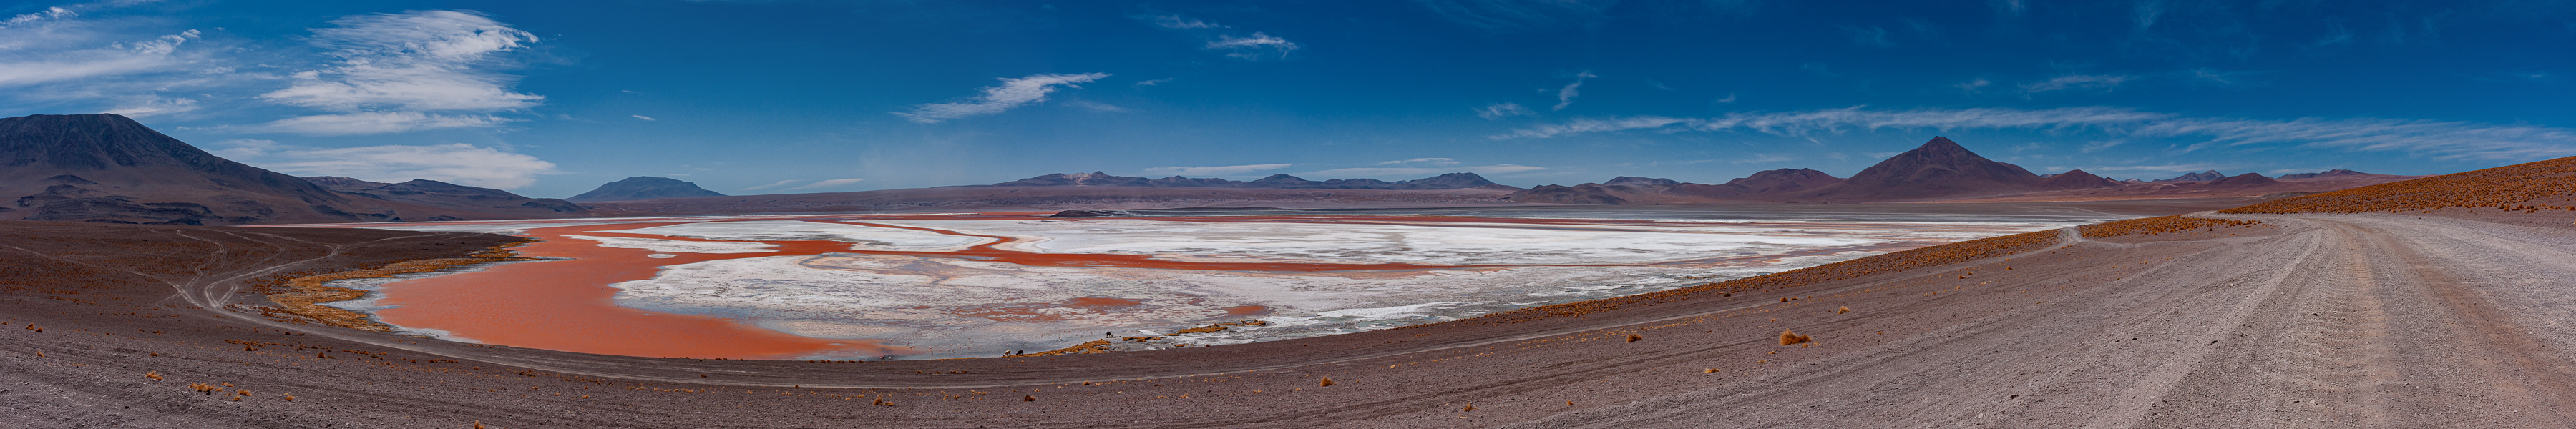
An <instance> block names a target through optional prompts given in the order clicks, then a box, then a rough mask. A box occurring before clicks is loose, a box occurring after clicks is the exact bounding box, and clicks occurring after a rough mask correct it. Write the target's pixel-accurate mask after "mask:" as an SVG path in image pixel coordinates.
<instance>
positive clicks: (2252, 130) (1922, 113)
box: [1488, 107, 2576, 160]
mask: <svg viewBox="0 0 2576 429" xmlns="http://www.w3.org/2000/svg"><path fill="white" fill-rule="evenodd" d="M1883 128H1897V129H1930V130H1945V131H1946V130H1956V129H2024V130H2045V131H2056V132H2096V133H2101V134H2107V135H2110V136H2114V137H2136V138H2178V139H2197V140H2200V141H2198V142H2195V143H2190V144H2188V145H2186V146H2184V147H2183V149H2182V151H2184V152H2190V151H2197V150H2205V149H2211V148H2228V147H2240V146H2254V145H2274V146H2284V145H2285V146H2297V147H2307V148H2319V149H2336V150H2351V151H2381V152H2405V153H2413V154H2418V155H2423V156H2427V157H2431V158H2433V159H2440V160H2534V159H2544V158H2551V157H2559V156H2566V155H2567V154H2569V153H2576V129H2567V128H2554V127H2545V126H2536V125H2495V124H2481V123H2472V122H2463V121H2428V120H2413V119H2381V118H2349V119H2323V118H2300V119H2293V120H2264V119H2239V118H2212V117H2186V116H2182V115H2175V114H2170V113H2156V112H2142V111H2137V110H2130V109H2122V108H2112V107H2068V108H2057V109H2043V110H2022V109H1997V108H1978V109H1921V110H1863V109H1862V108H1860V107H1852V108H1845V109H1826V110H1811V111H1803V112H1776V113H1742V112H1739V113H1732V114H1728V115H1725V116H1720V117H1713V118H1679V117H1664V116H1633V117H1620V118H1608V119H1578V120H1574V121H1567V122H1565V123H1561V124H1549V125H1540V126H1535V127H1527V128H1521V129H1516V130H1512V131H1511V132H1509V133H1505V134H1497V135H1492V136H1488V138H1492V139H1495V140H1506V139H1517V138H1550V137H1557V136H1564V135H1572V134H1586V133H1602V132H1618V131H1637V130H1644V131H1656V132H1685V131H1702V132H1713V131H1750V132H1759V133H1765V134H1773V135H1780V136H1801V137H1802V136H1808V135H1814V134H1825V133H1839V132H1845V131H1851V130H1877V129H1883Z"/></svg>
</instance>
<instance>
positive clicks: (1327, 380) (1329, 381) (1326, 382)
mask: <svg viewBox="0 0 2576 429" xmlns="http://www.w3.org/2000/svg"><path fill="white" fill-rule="evenodd" d="M1331 385H1333V378H1332V377H1324V382H1323V383H1322V384H1317V385H1316V386H1331Z"/></svg>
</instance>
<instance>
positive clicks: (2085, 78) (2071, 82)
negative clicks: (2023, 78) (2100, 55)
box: [2021, 74, 2138, 93]
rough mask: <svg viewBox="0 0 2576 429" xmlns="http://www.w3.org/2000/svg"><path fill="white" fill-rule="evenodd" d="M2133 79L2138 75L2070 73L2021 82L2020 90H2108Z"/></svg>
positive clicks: (2029, 91)
mask: <svg viewBox="0 0 2576 429" xmlns="http://www.w3.org/2000/svg"><path fill="white" fill-rule="evenodd" d="M2133 80H2138V77H2137V76H2131V75H2120V74H2070V75H2064V76H2057V77H2052V78H2048V80H2043V81H2038V82H2028V83H2023V84H2021V91H2022V92H2026V93H2040V92H2049V91H2064V90H2070V89H2085V90H2101V91H2110V90H2112V89H2116V88H2119V87H2120V84H2122V83H2127V82H2129V81H2133Z"/></svg>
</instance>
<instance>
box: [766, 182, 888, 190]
mask: <svg viewBox="0 0 2576 429" xmlns="http://www.w3.org/2000/svg"><path fill="white" fill-rule="evenodd" d="M867 180H868V179H832V180H825V181H820V182H814V183H810V184H806V185H805V186H798V187H793V188H787V189H784V190H788V191H793V190H798V189H819V188H830V187H838V186H849V185H850V184H852V183H859V182H863V181H867Z"/></svg>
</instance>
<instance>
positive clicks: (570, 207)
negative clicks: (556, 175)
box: [304, 176, 586, 218]
mask: <svg viewBox="0 0 2576 429" xmlns="http://www.w3.org/2000/svg"><path fill="white" fill-rule="evenodd" d="M304 179H305V180H308V181H312V182H313V184H316V185H322V188H323V189H328V190H331V192H337V193H340V194H343V195H349V196H355V197H360V198H370V199H377V200H385V201H396V202H403V203H410V204H417V205H421V206H428V207H436V208H440V209H447V210H453V211H458V212H470V213H477V214H480V215H481V216H478V218H509V217H513V216H525V217H553V216H552V215H550V214H549V213H546V212H552V213H562V214H571V213H582V212H583V211H585V210H586V209H583V208H581V206H580V205H575V204H573V203H571V202H568V201H564V200H558V199H553V198H528V197H523V196H519V194H513V193H510V191H504V190H499V189H492V188H477V187H472V186H465V185H458V184H453V183H447V182H441V181H436V180H429V179H412V180H411V181H409V182H402V183H379V182H369V181H365V180H358V179H351V178H347V177H332V176H318V177H306V178H304Z"/></svg>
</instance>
